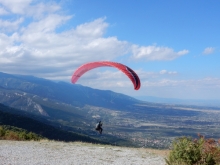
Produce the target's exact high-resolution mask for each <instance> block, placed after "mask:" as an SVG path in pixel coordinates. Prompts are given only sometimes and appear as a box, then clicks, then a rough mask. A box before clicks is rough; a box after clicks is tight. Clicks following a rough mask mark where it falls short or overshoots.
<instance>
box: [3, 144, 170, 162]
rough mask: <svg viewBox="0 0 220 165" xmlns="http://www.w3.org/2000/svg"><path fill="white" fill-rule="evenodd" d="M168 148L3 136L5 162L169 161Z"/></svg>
mask: <svg viewBox="0 0 220 165" xmlns="http://www.w3.org/2000/svg"><path fill="white" fill-rule="evenodd" d="M167 154H168V151H163V150H153V149H144V148H127V147H118V146H110V145H98V144H90V143H80V142H74V143H65V142H55V141H40V142H35V141H26V142H24V141H7V140H0V164H1V165H9V164H10V165H21V164H22V165H30V164H31V165H87V164H88V165H97V164H102V165H105V164H106V165H108V164H115V165H122V164H123V165H124V164H125V165H132V164H133V165H165V160H164V158H165V157H166V156H167Z"/></svg>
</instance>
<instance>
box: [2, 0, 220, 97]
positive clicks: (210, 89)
mask: <svg viewBox="0 0 220 165" xmlns="http://www.w3.org/2000/svg"><path fill="white" fill-rule="evenodd" d="M219 8H220V1H218V0H212V1H207V0H194V1H192V0H184V1H183V0H182V1H176V0H166V1H162V0H154V1H149V0H139V1H133V0H121V1H116V0H111V1H107V0H105V1H101V0H93V1H91V0H76V1H75V0H56V1H55V0H54V1H50V0H47V1H46V0H16V1H14V0H0V25H1V26H0V71H1V72H6V73H12V74H25V75H34V76H37V77H43V78H47V79H51V80H59V81H66V82H70V79H71V75H72V74H73V72H74V70H75V69H76V68H77V67H79V66H80V65H82V64H84V63H86V62H91V61H102V60H110V61H116V62H120V63H123V64H125V65H128V66H129V67H130V68H132V69H133V70H135V71H136V72H137V74H138V75H139V77H140V79H141V84H142V86H141V88H140V90H138V91H134V90H133V86H132V83H131V82H130V81H129V79H128V78H127V77H126V76H124V75H123V74H122V73H121V72H120V71H118V70H116V69H113V68H104V69H94V70H92V71H91V72H89V73H86V74H85V75H84V76H83V77H81V79H80V80H79V81H78V84H81V85H85V86H90V87H93V88H97V89H104V90H113V91H116V92H120V93H124V94H127V95H130V96H134V97H136V96H156V97H165V98H180V99H220V73H219V71H220V65H219V61H220V45H219V43H220V34H219V29H220V21H219V16H220V10H219Z"/></svg>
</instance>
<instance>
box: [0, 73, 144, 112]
mask: <svg viewBox="0 0 220 165" xmlns="http://www.w3.org/2000/svg"><path fill="white" fill-rule="evenodd" d="M112 98H113V99H112ZM39 100H40V101H39ZM43 100H44V101H47V100H51V101H53V102H60V103H65V104H68V105H72V106H75V107H77V106H79V107H82V106H84V105H91V106H98V107H104V108H109V109H121V110H128V109H129V108H130V105H133V104H137V103H139V102H140V101H139V100H137V99H134V98H132V97H130V96H126V95H123V94H119V93H115V92H112V91H109V90H106V91H104V90H98V89H92V88H89V87H84V86H81V85H75V84H70V83H65V82H54V81H51V80H46V79H43V78H37V77H33V76H24V75H11V74H6V73H2V72H0V103H2V104H5V105H8V106H10V107H14V108H18V109H22V110H25V111H32V112H35V113H39V114H41V115H44V116H48V114H47V112H46V111H44V109H43V108H42V105H41V104H40V102H42V101H43Z"/></svg>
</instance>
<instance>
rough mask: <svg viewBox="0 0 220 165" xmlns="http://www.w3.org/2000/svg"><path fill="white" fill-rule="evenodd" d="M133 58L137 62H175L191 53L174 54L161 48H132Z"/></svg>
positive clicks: (172, 51)
mask: <svg viewBox="0 0 220 165" xmlns="http://www.w3.org/2000/svg"><path fill="white" fill-rule="evenodd" d="M132 52H133V58H134V59H137V60H146V61H156V60H165V61H166V60H174V59H175V58H178V57H180V56H182V55H185V54H187V53H189V51H188V50H181V51H179V52H174V50H173V49H171V48H168V47H159V46H137V45H133V46H132Z"/></svg>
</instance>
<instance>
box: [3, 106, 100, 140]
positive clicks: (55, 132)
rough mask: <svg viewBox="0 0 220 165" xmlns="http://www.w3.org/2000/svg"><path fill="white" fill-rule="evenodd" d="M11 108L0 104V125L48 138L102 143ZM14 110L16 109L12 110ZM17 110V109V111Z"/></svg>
mask: <svg viewBox="0 0 220 165" xmlns="http://www.w3.org/2000/svg"><path fill="white" fill-rule="evenodd" d="M8 111H13V109H12V108H9V107H6V106H4V105H2V104H0V125H10V126H14V127H18V128H22V129H25V130H27V131H29V132H34V133H36V134H39V135H41V136H43V137H45V138H47V139H50V140H58V141H67V142H68V141H84V142H92V143H104V142H102V141H100V140H96V139H92V138H89V137H88V136H84V135H80V134H76V133H72V132H68V131H64V130H61V129H58V128H55V127H53V126H50V125H47V124H44V123H42V122H39V121H37V120H34V119H32V118H29V117H25V116H22V115H20V114H11V113H9V112H8ZM14 111H16V110H14ZM17 112H19V111H17Z"/></svg>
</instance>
